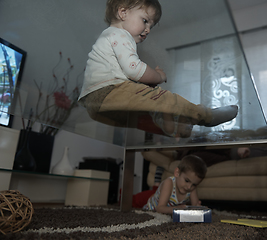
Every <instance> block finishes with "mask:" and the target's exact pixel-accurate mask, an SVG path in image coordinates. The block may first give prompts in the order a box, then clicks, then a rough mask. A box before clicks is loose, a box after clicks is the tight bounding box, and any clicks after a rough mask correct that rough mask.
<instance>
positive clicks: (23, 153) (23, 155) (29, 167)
mask: <svg viewBox="0 0 267 240" xmlns="http://www.w3.org/2000/svg"><path fill="white" fill-rule="evenodd" d="M30 134H31V128H28V129H27V130H26V133H25V137H24V139H23V144H22V147H21V148H20V149H19V150H18V151H17V153H16V155H15V160H14V165H13V169H15V170H23V171H35V169H36V163H35V159H34V157H33V156H32V154H31V151H30V149H29V138H30Z"/></svg>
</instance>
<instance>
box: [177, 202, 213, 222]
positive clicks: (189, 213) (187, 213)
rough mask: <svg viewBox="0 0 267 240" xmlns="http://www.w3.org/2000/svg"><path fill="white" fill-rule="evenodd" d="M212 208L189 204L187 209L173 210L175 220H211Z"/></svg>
mask: <svg viewBox="0 0 267 240" xmlns="http://www.w3.org/2000/svg"><path fill="white" fill-rule="evenodd" d="M211 216H212V211H211V209H209V208H207V207H203V206H187V208H186V209H183V210H180V209H174V210H173V215H172V218H173V222H206V223H210V222H211Z"/></svg>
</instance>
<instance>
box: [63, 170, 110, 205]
mask: <svg viewBox="0 0 267 240" xmlns="http://www.w3.org/2000/svg"><path fill="white" fill-rule="evenodd" d="M109 175H110V173H109V172H104V171H97V170H75V171H74V176H79V177H88V178H94V179H78V178H71V179H68V185H67V192H66V198H65V205H75V206H92V205H107V200H108V188H109ZM101 179H103V180H101Z"/></svg>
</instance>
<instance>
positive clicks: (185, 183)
mask: <svg viewBox="0 0 267 240" xmlns="http://www.w3.org/2000/svg"><path fill="white" fill-rule="evenodd" d="M206 172H207V166H206V163H205V162H204V161H203V160H202V159H201V158H200V157H198V156H195V155H187V156H185V157H184V158H183V159H182V160H181V162H180V163H179V165H178V167H177V168H176V169H175V170H174V176H172V177H169V178H167V179H165V180H164V181H163V182H162V183H161V184H160V185H159V187H158V188H154V189H153V190H148V191H143V192H141V193H138V194H136V195H134V196H133V204H132V206H133V207H137V208H138V207H142V208H143V210H152V211H157V212H159V213H166V214H172V212H173V209H185V208H186V205H187V204H190V205H193V206H200V205H201V201H200V200H199V199H198V196H197V191H196V187H197V186H198V185H199V184H200V183H201V181H202V180H203V179H204V178H205V175H206Z"/></svg>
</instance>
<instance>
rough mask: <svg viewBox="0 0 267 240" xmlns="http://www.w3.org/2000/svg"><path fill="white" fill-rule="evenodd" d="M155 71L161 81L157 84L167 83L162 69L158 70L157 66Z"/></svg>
mask: <svg viewBox="0 0 267 240" xmlns="http://www.w3.org/2000/svg"><path fill="white" fill-rule="evenodd" d="M155 71H156V72H157V73H158V74H159V75H160V78H161V81H160V82H159V84H160V83H163V82H167V76H166V74H165V73H164V72H163V70H162V69H160V68H159V66H157V67H156V68H155Z"/></svg>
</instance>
